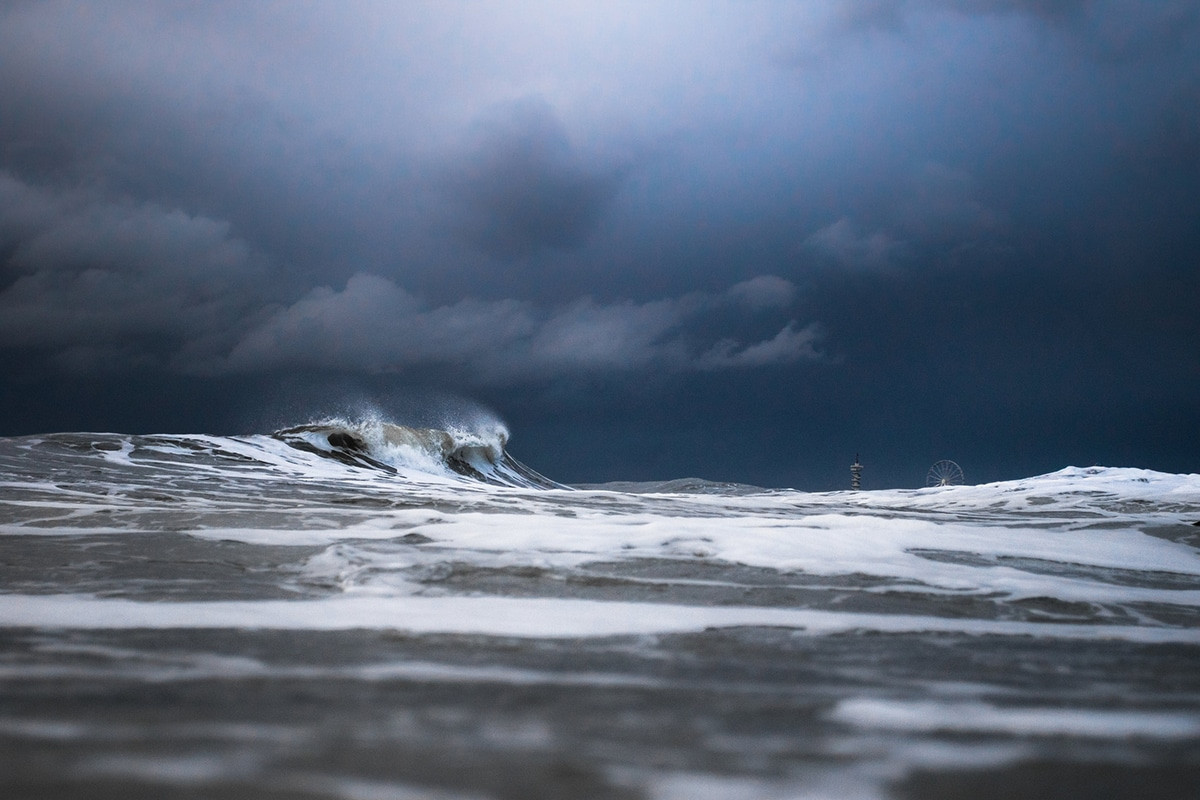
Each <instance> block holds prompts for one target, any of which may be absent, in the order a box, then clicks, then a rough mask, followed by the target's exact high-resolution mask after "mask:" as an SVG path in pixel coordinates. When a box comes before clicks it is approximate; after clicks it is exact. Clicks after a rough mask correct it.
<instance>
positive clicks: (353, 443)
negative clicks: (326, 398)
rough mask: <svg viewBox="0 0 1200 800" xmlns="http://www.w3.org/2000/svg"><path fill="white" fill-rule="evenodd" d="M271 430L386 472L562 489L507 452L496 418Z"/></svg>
mask: <svg viewBox="0 0 1200 800" xmlns="http://www.w3.org/2000/svg"><path fill="white" fill-rule="evenodd" d="M271 435H272V436H273V437H274V438H276V439H279V440H280V441H283V442H286V443H287V444H289V445H291V446H292V447H295V448H296V449H298V450H303V451H305V452H308V453H314V454H316V455H319V456H323V457H326V458H332V459H334V460H336V461H339V462H341V463H343V464H347V465H349V466H356V467H365V468H369V469H377V470H382V471H384V472H391V473H396V472H399V471H401V470H417V471H419V472H425V473H433V474H446V473H452V474H455V475H459V476H462V477H465V478H470V479H472V480H477V481H482V482H484V483H489V484H493V485H497V486H521V487H528V488H540V489H565V488H567V487H566V486H563V485H562V484H560V483H557V482H555V481H552V480H550V479H549V478H547V477H545V476H544V475H540V474H539V473H537V472H535V471H534V470H532V469H530V468H529V467H527V466H525V465H524V464H522V463H521V462H520V461H517V460H516V459H515V458H513V457H512V456H511V455H509V453H508V451H507V450H506V449H505V446H506V445H507V444H508V429H507V428H505V427H504V425H502V424H500V423H498V422H496V423H491V424H488V425H483V426H481V427H480V428H478V429H475V430H466V429H458V428H450V429H447V430H441V429H438V428H415V427H408V426H406V425H396V424H393V423H390V422H381V421H376V420H368V421H361V422H354V421H348V420H341V419H336V420H327V421H324V422H316V423H310V424H307V425H298V426H296V427H293V428H284V429H283V430H279V431H275V432H274V433H273V434H271Z"/></svg>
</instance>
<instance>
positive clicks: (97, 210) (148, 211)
mask: <svg viewBox="0 0 1200 800" xmlns="http://www.w3.org/2000/svg"><path fill="white" fill-rule="evenodd" d="M0 252H3V253H4V254H5V257H4V260H3V263H2V264H0V271H2V272H0V274H3V275H4V276H5V281H4V286H3V289H2V291H0V345H3V346H6V347H26V348H29V347H32V348H50V349H52V350H55V351H57V352H58V353H59V354H60V356H61V360H62V363H64V364H67V365H80V364H88V363H90V364H97V365H100V364H111V363H113V362H115V361H123V362H125V363H128V364H136V363H140V362H144V361H146V360H148V359H149V360H154V359H155V358H159V357H161V356H162V355H163V353H164V352H166V351H169V350H172V349H175V348H178V347H179V346H180V344H181V342H183V341H185V340H187V339H188V338H190V337H193V336H196V337H212V336H218V338H219V337H220V336H222V335H226V336H227V335H229V331H230V329H231V328H232V329H233V330H235V331H236V329H237V328H238V327H239V326H240V325H241V324H243V322H242V320H243V318H245V317H247V316H252V310H253V307H254V306H255V305H256V304H258V303H260V302H261V301H260V298H259V297H258V289H257V286H259V285H260V284H261V282H263V280H264V275H265V264H264V262H263V259H262V257H261V256H260V255H258V254H256V253H254V252H253V251H252V250H251V248H249V247H248V246H247V245H246V244H245V243H244V242H242V241H241V240H239V239H238V238H237V237H235V236H233V235H232V234H231V231H230V226H229V224H228V223H227V222H223V221H220V220H213V219H209V218H206V217H203V216H198V215H189V214H186V213H184V212H182V211H179V210H176V209H168V208H164V207H162V206H159V205H157V204H154V203H145V202H143V203H138V202H134V201H131V200H129V199H125V198H113V197H108V196H106V195H104V194H102V193H100V192H98V191H96V190H71V191H56V190H53V189H49V188H46V187H37V186H31V185H29V184H26V183H24V182H22V181H19V180H17V179H16V178H14V177H12V176H11V175H8V174H2V173H0ZM248 287H255V288H254V291H252V292H249V293H247V291H246V289H247V288H248ZM71 353H74V354H75V355H70V354H71ZM88 353H93V354H104V355H103V357H101V356H100V355H94V357H93V356H89V355H88Z"/></svg>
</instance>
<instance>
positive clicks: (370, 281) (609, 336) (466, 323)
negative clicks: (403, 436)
mask: <svg viewBox="0 0 1200 800" xmlns="http://www.w3.org/2000/svg"><path fill="white" fill-rule="evenodd" d="M766 287H770V288H771V289H773V290H774V291H776V292H782V293H787V294H790V293H792V292H793V291H794V287H791V285H790V284H789V283H787V282H786V281H783V280H782V279H779V278H774V277H769V276H763V277H762V278H759V279H755V280H753V281H748V282H746V283H743V284H740V285H739V286H736V287H734V289H732V290H730V291H728V292H726V293H723V294H720V295H709V294H703V293H692V294H688V295H684V296H681V297H677V298H668V299H663V300H656V301H650V302H645V303H635V302H632V301H625V302H617V303H611V304H601V303H597V302H595V301H594V300H592V299H590V298H583V299H580V300H578V301H576V302H574V303H570V304H568V305H566V306H563V307H560V308H557V309H553V310H544V309H539V308H537V307H536V306H534V305H533V304H531V303H528V302H519V301H515V300H494V301H483V300H477V299H465V300H461V301H459V302H457V303H454V304H450V305H443V306H435V305H432V304H429V303H426V302H423V301H421V300H420V299H418V298H417V297H415V296H414V295H412V294H410V293H409V292H407V291H405V290H404V289H402V288H401V287H399V286H397V285H396V284H395V283H394V282H392V281H391V280H388V279H386V278H382V277H379V276H375V275H365V274H360V275H356V276H354V277H353V278H351V279H350V280H349V281H348V282H347V284H346V286H345V288H344V289H343V290H342V291H335V290H333V289H331V288H328V287H322V288H318V289H314V290H313V291H312V292H311V293H309V295H308V296H306V297H305V298H303V299H301V300H300V301H298V302H296V303H295V304H293V305H291V306H289V307H287V308H284V309H281V310H279V311H278V312H276V313H275V314H274V315H273V316H271V317H270V318H269V319H267V320H266V321H264V322H263V323H262V324H261V325H260V326H258V327H256V328H255V329H253V330H251V331H250V332H248V333H247V334H246V335H245V336H244V337H243V338H242V340H241V341H240V342H239V343H238V344H237V345H236V346H235V347H233V348H232V350H231V351H230V352H229V355H228V356H227V357H226V358H223V359H218V360H215V361H213V362H211V363H209V364H207V365H205V369H208V370H210V371H213V372H222V371H230V370H232V371H242V370H258V369H264V368H276V367H281V366H307V367H320V368H331V369H341V370H367V371H371V372H402V371H404V370H406V369H409V368H414V367H424V366H438V365H440V366H442V367H448V368H452V369H457V370H459V371H461V372H462V373H464V380H466V381H468V382H474V383H479V384H503V383H507V382H511V381H514V380H528V379H531V378H535V379H536V378H539V377H541V378H545V377H549V376H552V375H556V374H563V373H570V372H575V371H581V370H582V371H592V370H601V371H613V370H616V371H627V370H637V369H641V368H644V367H648V366H658V367H663V368H667V369H671V370H679V371H686V370H712V369H722V368H727V367H753V366H765V365H768V364H777V363H790V362H795V361H799V360H806V359H815V358H818V357H819V356H818V354H817V352H816V350H815V349H814V346H813V345H814V342H815V341H816V339H817V338H818V332H817V328H815V327H814V326H809V327H808V328H805V329H803V330H796V328H795V323H794V322H792V323H789V324H788V326H786V327H785V328H784V329H783V330H782V331H780V332H779V334H777V335H776V336H774V337H773V338H772V339H769V340H765V341H761V342H751V343H749V344H748V345H739V344H737V343H735V342H733V341H726V340H723V341H720V342H718V343H717V344H715V345H712V346H710V349H709V350H707V351H705V352H703V353H700V352H698V351H697V350H696V348H695V346H694V344H693V342H692V340H693V339H694V338H695V337H696V336H697V335H702V334H698V333H697V330H696V329H697V328H701V329H702V328H703V327H704V324H705V322H706V317H707V315H708V314H709V313H710V312H715V311H719V310H721V309H723V308H727V307H729V306H730V305H731V304H734V305H737V304H738V301H739V299H741V298H744V297H746V296H753V295H754V293H755V292H758V291H761V290H762V289H764V288H766ZM760 307H761V306H760ZM710 335H711V334H710Z"/></svg>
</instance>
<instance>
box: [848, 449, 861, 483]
mask: <svg viewBox="0 0 1200 800" xmlns="http://www.w3.org/2000/svg"><path fill="white" fill-rule="evenodd" d="M850 488H851V489H853V490H854V491H856V492H857V491H858V490H859V489H861V488H862V464H860V463H858V453H855V454H854V463H853V464H851V465H850Z"/></svg>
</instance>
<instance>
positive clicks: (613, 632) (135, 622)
mask: <svg viewBox="0 0 1200 800" xmlns="http://www.w3.org/2000/svg"><path fill="white" fill-rule="evenodd" d="M0 620H3V621H4V625H5V627H9V628H15V627H19V628H25V627H31V628H67V629H130V628H174V629H189V628H233V629H242V630H258V629H268V630H354V629H363V628H367V629H385V630H403V631H410V632H413V633H450V634H470V635H482V636H509V637H518V638H586V637H600V636H624V635H646V634H656V633H687V632H695V631H703V630H705V629H708V628H729V627H743V626H752V627H780V628H790V629H793V630H795V631H797V632H803V633H806V634H809V635H828V634H835V633H846V632H851V631H876V632H881V633H957V634H970V635H989V636H1032V637H1038V638H1043V639H1080V640H1123V641H1130V642H1143V643H1168V642H1171V643H1186V644H1200V630H1192V629H1185V628H1165V627H1161V628H1160V627H1149V626H1128V625H1072V624H1063V623H1034V622H1013V621H1003V620H973V619H962V618H943V617H930V616H916V615H904V614H862V613H838V612H830V611H820V610H814V609H787V608H760V607H745V606H741V607H730V606H721V607H706V606H685V605H674V604H666V603H626V602H600V601H595V600H575V599H549V598H538V599H533V598H514V597H345V596H342V597H334V598H330V599H325V600H300V601H294V600H293V601H288V600H262V601H240V602H233V601H227V602H211V603H203V602H172V603H167V602H160V603H141V602H135V601H130V600H118V599H107V598H97V597H93V596H89V595H12V594H10V595H0Z"/></svg>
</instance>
